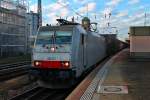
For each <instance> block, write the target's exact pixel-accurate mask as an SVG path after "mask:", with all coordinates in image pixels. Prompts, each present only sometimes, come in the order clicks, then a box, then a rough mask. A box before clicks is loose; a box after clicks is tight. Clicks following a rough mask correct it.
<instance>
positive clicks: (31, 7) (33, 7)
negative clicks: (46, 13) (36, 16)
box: [29, 3, 37, 13]
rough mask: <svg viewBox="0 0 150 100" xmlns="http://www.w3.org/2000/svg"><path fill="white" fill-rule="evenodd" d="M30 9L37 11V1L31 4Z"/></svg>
mask: <svg viewBox="0 0 150 100" xmlns="http://www.w3.org/2000/svg"><path fill="white" fill-rule="evenodd" d="M29 9H30V11H33V12H35V13H36V12H37V4H36V3H35V4H32V5H31V6H30V8H29Z"/></svg>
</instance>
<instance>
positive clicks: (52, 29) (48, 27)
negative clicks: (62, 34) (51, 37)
mask: <svg viewBox="0 0 150 100" xmlns="http://www.w3.org/2000/svg"><path fill="white" fill-rule="evenodd" d="M75 26H76V25H62V26H42V27H40V29H39V31H54V30H68V31H71V30H72V29H73V28H74V27H75Z"/></svg>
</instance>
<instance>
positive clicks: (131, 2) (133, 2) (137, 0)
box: [128, 0, 140, 5]
mask: <svg viewBox="0 0 150 100" xmlns="http://www.w3.org/2000/svg"><path fill="white" fill-rule="evenodd" d="M139 2H140V0H130V1H129V2H128V4H132V5H133V4H137V3H139Z"/></svg>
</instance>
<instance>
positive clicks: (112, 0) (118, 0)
mask: <svg viewBox="0 0 150 100" xmlns="http://www.w3.org/2000/svg"><path fill="white" fill-rule="evenodd" d="M120 2H121V0H111V1H110V2H107V3H106V5H107V6H116V5H118V4H119V3H120Z"/></svg>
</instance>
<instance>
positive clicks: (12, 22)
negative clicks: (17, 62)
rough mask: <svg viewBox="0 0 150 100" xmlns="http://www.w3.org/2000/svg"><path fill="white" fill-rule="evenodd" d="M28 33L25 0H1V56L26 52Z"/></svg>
mask: <svg viewBox="0 0 150 100" xmlns="http://www.w3.org/2000/svg"><path fill="white" fill-rule="evenodd" d="M26 33H27V25H26V6H25V5H24V0H16V1H15V0H0V57H7V56H16V55H22V54H25V53H26V51H27V34H26Z"/></svg>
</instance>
